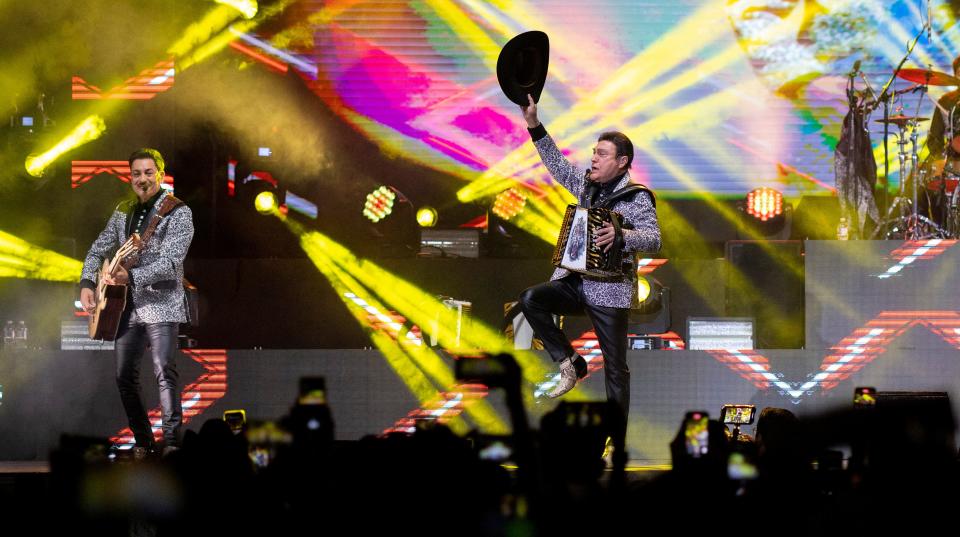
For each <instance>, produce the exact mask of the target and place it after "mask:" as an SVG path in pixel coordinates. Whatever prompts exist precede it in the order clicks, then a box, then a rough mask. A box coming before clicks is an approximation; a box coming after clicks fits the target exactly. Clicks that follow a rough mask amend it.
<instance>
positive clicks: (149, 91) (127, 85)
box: [73, 59, 176, 101]
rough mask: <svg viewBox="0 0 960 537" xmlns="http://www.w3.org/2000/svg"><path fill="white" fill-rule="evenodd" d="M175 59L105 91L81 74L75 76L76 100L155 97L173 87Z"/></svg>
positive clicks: (74, 97)
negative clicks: (80, 75)
mask: <svg viewBox="0 0 960 537" xmlns="http://www.w3.org/2000/svg"><path fill="white" fill-rule="evenodd" d="M175 73H176V70H175V69H174V67H173V60H172V59H170V60H163V61H161V62H159V63H157V64H156V65H154V66H153V67H151V68H149V69H144V70H143V71H141V72H140V74H138V75H136V76H133V77H130V78H129V79H127V81H126V82H124V83H123V84H121V85H119V86H117V87H115V88H112V89H110V90H107V91H103V90H101V89H100V88H98V87H97V86H94V85H93V84H90V83H88V82H87V81H86V80H84V79H83V78H81V77H79V76H74V77H73V99H74V100H96V99H123V100H138V101H145V100H149V99H153V98H154V97H156V96H157V94H159V93H163V92H165V91H167V90H168V89H170V88H172V87H173V82H174V74H175Z"/></svg>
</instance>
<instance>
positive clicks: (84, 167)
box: [70, 160, 173, 191]
mask: <svg viewBox="0 0 960 537" xmlns="http://www.w3.org/2000/svg"><path fill="white" fill-rule="evenodd" d="M101 174H104V175H112V176H114V177H115V178H117V179H119V180H120V181H123V182H124V183H129V182H130V163H129V162H127V161H125V160H74V161H72V162H71V163H70V188H80V187H81V186H83V185H84V184H86V183H87V182H88V181H90V180H91V179H93V178H94V177H96V176H98V175H101ZM160 186H162V187H163V188H165V189H167V190H170V191H173V176H172V175H170V174H169V173H164V174H163V184H161V185H160Z"/></svg>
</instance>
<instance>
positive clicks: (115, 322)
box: [89, 233, 142, 341]
mask: <svg viewBox="0 0 960 537" xmlns="http://www.w3.org/2000/svg"><path fill="white" fill-rule="evenodd" d="M141 244H142V243H141V241H140V235H139V234H137V233H134V234H133V235H131V236H130V238H129V239H127V242H125V243H123V246H121V247H120V249H119V250H117V253H116V255H114V256H113V259H112V260H110V261H105V262H104V263H103V267H102V268H101V269H100V277H99V278H98V280H97V291H96V295H95V296H94V298H95V299H96V301H97V307H96V309H95V310H94V311H93V313H91V314H90V317H89V323H90V324H89V329H90V339H100V340H103V341H113V340H115V339H117V330H119V328H120V316H121V315H123V309H124V308H125V307H127V286H126V285H118V284H108V283H107V282H106V279H107V276H110V277H112V276H114V275H116V273H117V269H118V268H120V266H122V265H123V264H124V262H125V261H127V260H128V259H130V258H131V257H132V256H134V255H135V254H137V253H139V252H140V247H141ZM124 268H126V267H124Z"/></svg>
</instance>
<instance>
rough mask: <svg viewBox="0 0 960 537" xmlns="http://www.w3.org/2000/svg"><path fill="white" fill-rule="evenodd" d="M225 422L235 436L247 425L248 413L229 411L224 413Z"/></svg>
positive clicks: (240, 410) (241, 410)
mask: <svg viewBox="0 0 960 537" xmlns="http://www.w3.org/2000/svg"><path fill="white" fill-rule="evenodd" d="M223 421H225V422H227V425H229V426H230V430H231V431H233V434H239V433H241V432H243V428H244V427H245V426H246V424H247V413H246V411H244V410H243V409H239V410H227V411H226V412H224V413H223Z"/></svg>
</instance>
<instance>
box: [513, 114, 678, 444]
mask: <svg viewBox="0 0 960 537" xmlns="http://www.w3.org/2000/svg"><path fill="white" fill-rule="evenodd" d="M526 97H527V104H526V106H524V105H521V106H520V109H521V111H522V113H523V118H524V120H525V122H526V126H527V129H528V131H529V132H530V136H531V137H532V139H533V144H534V145H535V146H536V148H537V151H538V152H539V153H540V158H541V160H542V161H543V163H544V165H545V166H546V167H547V170H548V171H549V172H550V175H551V176H553V178H554V179H555V180H556V181H557V182H558V183H560V184H561V185H563V187H564V188H566V189H567V190H568V191H569V192H570V193H571V194H573V196H574V197H575V198H576V199H577V202H578V203H577V205H575V206H574V205H571V206H570V207H569V208H568V210H567V214H566V218H565V219H564V223H563V227H562V229H561V233H560V239H559V241H558V244H557V249H556V253H555V254H554V264H555V265H556V266H557V268H556V270H555V271H554V273H553V276H552V277H551V278H550V281H549V282H546V283H542V284H540V285H535V286H533V287H531V288H529V289H527V290H525V291H524V292H523V293H522V294H521V295H520V304H521V308H522V310H523V314H524V316H525V317H526V319H527V322H529V323H530V326H531V327H532V328H533V330H534V331H535V332H536V334H537V336H538V337H539V338H540V339H541V340H542V341H543V345H544V347H545V348H546V350H547V351H548V352H549V353H550V357H551V358H552V359H553V361H554V362H557V363H558V364H559V367H560V380H559V382H558V384H557V386H556V387H555V388H554V389H553V390H552V391H551V392H549V393H548V396H549V397H553V398H555V397H560V396H561V395H563V394H565V393H567V392H568V391H570V390H572V389H573V388H574V387H575V386H576V384H577V381H578V380H579V379H581V378H583V377H584V376H585V375H586V373H587V364H586V362H585V361H584V359H583V358H582V357H581V356H580V355H578V354H577V353H576V352H575V351H574V349H573V347H572V346H571V344H570V341H569V339H568V338H567V337H566V335H565V334H564V333H563V331H562V330H561V329H560V328H559V327H557V326H556V324H555V323H554V317H553V316H554V315H572V314H579V313H584V312H585V313H586V314H587V315H588V316H589V317H590V321H591V323H592V324H593V327H594V330H595V331H596V334H597V339H598V340H599V343H600V350H601V351H603V359H604V373H605V375H606V391H607V399H608V400H609V401H611V402H613V403H615V404H616V406H617V407H618V408H619V409H620V410H621V411H622V418H623V422H622V425H624V426H625V425H626V417H627V414H628V410H629V407H630V370H629V368H628V367H627V326H628V321H629V314H630V308H631V306H632V305H633V304H634V302H635V300H636V296H637V285H636V274H637V255H636V254H637V253H638V252H657V251H659V250H660V227H659V225H658V224H657V212H656V200H655V198H654V195H653V192H651V191H650V190H649V189H648V188H646V187H644V186H643V185H640V184H637V183H633V182H632V181H631V180H630V171H629V170H630V165H631V163H632V162H633V143H632V142H631V141H630V139H629V138H628V137H627V136H626V135H624V134H623V133H621V132H605V133H603V134H601V135H600V137H599V139H598V140H597V144H596V146H595V147H594V149H593V157H592V158H591V160H590V167H589V168H588V169H586V170H584V169H581V168H578V167H576V166H574V165H572V164H571V163H570V162H569V161H568V160H567V158H566V157H565V156H564V155H563V153H561V152H560V149H558V148H557V145H556V144H555V143H554V141H553V139H552V138H551V137H550V135H548V134H547V131H546V129H545V128H544V126H543V125H542V124H541V123H540V120H539V119H538V117H537V104H536V102H535V101H534V98H533V96H531V95H527V96H526Z"/></svg>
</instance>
